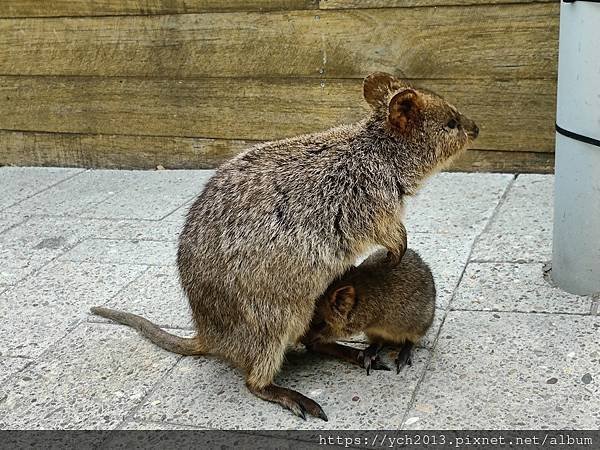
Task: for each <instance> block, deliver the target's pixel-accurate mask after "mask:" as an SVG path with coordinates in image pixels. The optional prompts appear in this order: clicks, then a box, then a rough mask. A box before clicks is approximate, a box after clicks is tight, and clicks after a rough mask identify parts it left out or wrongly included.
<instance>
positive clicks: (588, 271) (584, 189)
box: [552, 0, 600, 295]
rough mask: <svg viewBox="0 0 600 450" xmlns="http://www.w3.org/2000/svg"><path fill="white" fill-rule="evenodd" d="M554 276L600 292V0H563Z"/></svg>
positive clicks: (571, 287) (564, 284) (576, 288)
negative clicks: (599, 0) (565, 0)
mask: <svg viewBox="0 0 600 450" xmlns="http://www.w3.org/2000/svg"><path fill="white" fill-rule="evenodd" d="M556 125H557V134H556V162H555V187H554V239H553V250H552V278H553V279H554V281H555V282H556V283H557V284H558V286H559V287H561V288H562V289H564V290H566V291H568V292H572V293H575V294H580V295H591V294H595V293H598V292H600V2H598V1H597V0H596V1H585V0H581V1H574V2H573V1H571V2H562V3H561V7H560V40H559V59H558V100H557V114H556Z"/></svg>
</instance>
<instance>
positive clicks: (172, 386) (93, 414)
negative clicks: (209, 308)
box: [0, 167, 600, 429]
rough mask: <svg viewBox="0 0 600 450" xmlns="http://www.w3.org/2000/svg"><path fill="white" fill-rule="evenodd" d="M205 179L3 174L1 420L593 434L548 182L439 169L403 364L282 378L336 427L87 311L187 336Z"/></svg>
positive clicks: (584, 353)
mask: <svg viewBox="0 0 600 450" xmlns="http://www.w3.org/2000/svg"><path fill="white" fill-rule="evenodd" d="M210 175H211V172H210V171H153V172H142V171H136V172H130V171H84V170H80V169H61V168H57V169H46V168H8V167H4V168H0V192H2V195H1V196H0V261H1V265H0V429H23V428H44V429H56V428H69V429H113V428H127V429H152V428H157V429H182V428H267V429H271V428H284V429H300V428H311V429H319V428H338V429H340V428H352V429H366V428H388V429H398V428H403V429H418V428H435V429H440V428H471V429H475V428H483V429H490V428H491V429H498V428H516V429H520V428H569V429H577V428H585V429H598V428H600V339H599V338H600V317H598V316H597V315H595V312H596V311H597V309H598V305H597V304H595V300H593V299H592V298H590V297H578V296H575V295H571V294H567V293H564V292H561V291H560V290H558V289H556V288H553V287H552V286H550V285H549V284H548V283H547V282H546V281H545V280H544V278H543V276H542V275H543V269H544V263H546V262H548V261H549V260H550V259H551V238H552V236H551V234H552V183H553V177H552V176H550V175H519V176H516V175H513V174H462V173H452V174H450V173H444V174H439V175H437V176H435V177H434V178H433V179H431V180H430V181H429V183H428V184H427V186H426V187H425V189H423V191H422V192H421V193H420V194H419V195H418V196H417V197H416V198H414V199H413V201H411V203H410V205H409V207H408V211H407V223H408V229H409V245H410V246H411V247H412V248H414V249H416V250H417V251H418V252H420V253H421V254H422V255H423V257H424V258H425V259H426V260H427V261H428V262H429V263H430V265H431V266H432V268H433V271H434V275H435V277H436V281H437V285H438V291H439V297H438V306H439V309H438V314H437V318H436V321H435V325H434V327H433V329H432V330H431V332H430V333H429V335H428V336H427V337H426V339H425V340H424V341H423V343H422V347H421V348H419V349H418V350H417V352H416V355H415V357H414V365H413V366H412V367H411V368H408V369H406V370H404V371H403V372H401V373H400V374H399V375H397V374H396V373H395V372H375V373H373V374H372V375H371V376H368V377H367V376H366V374H365V373H364V372H363V371H362V370H360V369H358V368H355V367H350V366H348V365H346V364H344V363H342V362H337V361H333V360H329V359H326V358H324V357H318V356H314V355H309V354H306V353H305V352H303V351H302V350H301V349H295V350H293V351H291V352H290V353H289V356H288V358H287V362H286V364H285V367H284V369H283V371H282V373H281V374H280V376H279V378H278V381H279V382H280V383H281V384H283V385H285V386H287V387H291V388H294V389H297V390H299V391H301V392H303V393H305V394H307V395H309V396H310V397H312V398H314V399H315V400H316V401H318V402H319V403H320V404H321V405H322V406H323V408H324V410H325V411H326V412H327V414H328V415H329V418H330V421H329V423H325V422H322V421H319V420H317V419H310V420H308V421H306V422H304V421H302V420H300V419H298V418H296V417H294V416H292V415H291V414H289V413H288V412H286V411H284V410H282V409H281V408H280V407H278V406H276V405H272V404H268V403H265V402H262V401H260V400H258V399H256V398H254V397H253V396H252V395H250V394H249V393H248V392H247V391H246V389H245V388H244V384H243V380H242V377H241V375H240V373H239V372H237V371H236V370H234V369H232V368H231V367H230V366H228V365H227V364H226V363H224V362H222V361H219V360H216V359H213V358H189V357H188V358H182V357H178V356H175V355H172V354H169V353H167V352H165V351H162V350H160V349H157V348H155V347H154V346H153V345H151V344H150V343H148V342H146V341H145V340H143V339H142V338H141V337H140V336H139V335H137V334H136V332H134V331H132V330H130V329H128V328H126V327H123V326H119V325H115V324H112V323H107V321H104V320H102V319H98V318H96V317H93V316H90V315H89V314H88V310H89V307H90V306H92V305H108V306H111V307H116V308H121V309H125V310H129V311H133V312H137V313H141V314H143V315H145V316H147V317H148V318H150V319H151V320H154V321H156V322H158V323H159V324H161V325H162V326H165V327H168V328H171V329H174V330H175V331H176V332H177V333H180V334H182V335H183V334H190V333H191V332H192V331H191V330H192V329H191V324H190V317H189V314H188V310H187V304H186V301H185V299H184V298H183V296H182V294H181V292H180V290H179V286H178V284H177V277H176V271H175V267H174V262H175V249H176V238H177V235H178V232H179V229H180V227H181V224H182V220H183V217H184V214H185V212H186V208H187V206H188V205H189V202H190V201H191V200H192V199H193V198H194V196H195V195H196V194H197V193H198V192H199V191H200V190H201V188H202V185H203V183H204V182H205V181H206V180H207V179H208V177H210ZM392 357H393V355H389V356H388V357H387V358H392ZM390 362H391V361H390Z"/></svg>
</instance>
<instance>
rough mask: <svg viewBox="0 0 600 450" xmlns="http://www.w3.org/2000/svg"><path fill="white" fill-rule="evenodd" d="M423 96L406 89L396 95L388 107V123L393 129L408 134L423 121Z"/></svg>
mask: <svg viewBox="0 0 600 450" xmlns="http://www.w3.org/2000/svg"><path fill="white" fill-rule="evenodd" d="M424 106H425V102H424V100H423V96H422V95H421V94H420V93H418V92H417V91H415V90H414V89H404V90H402V91H400V92H398V93H397V94H395V95H394V96H393V97H392V99H391V100H390V103H389V106H388V121H389V123H390V125H391V126H392V128H394V129H395V130H397V131H398V132H400V133H407V132H408V131H410V129H411V128H412V127H415V126H417V125H419V123H420V122H421V121H422V120H423V108H424Z"/></svg>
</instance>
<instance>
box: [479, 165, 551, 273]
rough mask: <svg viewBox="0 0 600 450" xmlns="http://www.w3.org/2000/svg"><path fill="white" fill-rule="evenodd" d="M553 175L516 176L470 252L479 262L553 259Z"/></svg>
mask: <svg viewBox="0 0 600 450" xmlns="http://www.w3.org/2000/svg"><path fill="white" fill-rule="evenodd" d="M553 189H554V176H553V175H519V176H518V178H517V179H516V180H515V182H514V184H513V185H512V187H511V189H510V190H509V192H508V195H507V196H506V201H505V202H504V203H503V204H502V205H501V206H500V208H499V210H498V214H497V215H496V217H495V218H494V220H493V221H492V223H491V226H490V227H489V228H488V229H487V230H486V232H485V233H483V234H482V235H481V237H480V238H479V239H478V241H477V242H476V244H475V247H474V249H473V256H472V258H473V259H474V260H478V261H500V262H502V261H542V262H544V261H549V260H551V259H552V212H553Z"/></svg>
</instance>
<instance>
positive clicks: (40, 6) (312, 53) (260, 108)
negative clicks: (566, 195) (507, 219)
mask: <svg viewBox="0 0 600 450" xmlns="http://www.w3.org/2000/svg"><path fill="white" fill-rule="evenodd" d="M558 11H559V4H558V2H556V1H550V0H536V1H527V0H320V1H318V0H248V1H244V0H231V1H226V0H223V1H218V0H96V1H95V0H55V1H52V0H0V165H1V164H15V165H60V166H83V167H111V168H153V167H156V166H157V165H162V166H164V167H166V168H197V167H201V168H207V167H214V166H215V165H218V164H219V163H220V162H221V161H223V160H224V159H226V158H228V157H230V156H231V155H233V154H235V153H236V152H238V151H240V150H241V149H243V148H244V147H246V146H248V145H250V144H252V143H253V142H255V141H260V140H268V139H276V138H281V137H286V136H292V135H295V134H299V133H307V132H312V131H318V130H321V129H324V128H327V127H329V126H332V125H335V124H339V123H345V122H350V121H354V120H356V119H359V118H360V117H361V116H363V115H364V114H365V112H366V111H367V105H366V103H365V102H364V101H363V100H362V97H361V95H362V92H361V80H362V78H363V77H364V76H365V75H366V74H368V73H369V72H372V71H375V70H380V71H388V72H392V73H394V72H398V71H402V72H403V73H404V74H406V76H407V77H408V78H409V79H411V80H413V81H414V82H415V83H418V84H420V85H423V86H426V87H429V88H431V89H434V90H436V91H438V92H439V93H441V94H443V95H445V96H446V97H447V98H448V99H449V100H450V101H451V102H453V103H454V104H456V105H457V106H458V107H459V108H460V109H461V110H463V111H464V112H465V113H466V114H468V115H469V116H471V117H472V118H473V119H475V121H476V122H477V123H478V124H479V125H480V128H481V134H480V138H479V139H478V140H477V141H476V147H475V149H473V150H471V151H469V152H468V153H467V154H466V155H465V157H464V158H463V159H462V160H460V161H458V162H457V163H456V165H455V167H454V168H455V169H462V170H483V171H487V170H491V171H534V172H546V171H551V170H552V168H553V154H552V152H553V147H554V131H553V130H554V110H555V90H556V70H557V39H558Z"/></svg>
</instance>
